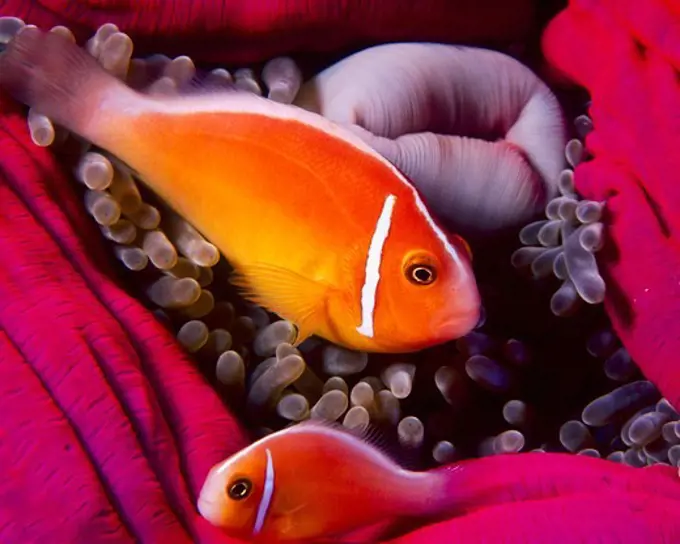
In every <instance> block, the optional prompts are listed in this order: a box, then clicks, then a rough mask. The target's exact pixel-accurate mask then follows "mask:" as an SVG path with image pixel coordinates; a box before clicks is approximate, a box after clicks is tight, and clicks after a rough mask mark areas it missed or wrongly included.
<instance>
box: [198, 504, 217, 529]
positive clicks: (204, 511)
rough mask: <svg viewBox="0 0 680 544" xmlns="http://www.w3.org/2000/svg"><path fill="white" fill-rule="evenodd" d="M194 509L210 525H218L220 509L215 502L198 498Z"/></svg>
mask: <svg viewBox="0 0 680 544" xmlns="http://www.w3.org/2000/svg"><path fill="white" fill-rule="evenodd" d="M196 509H197V510H198V513H199V514H200V515H201V516H202V517H203V518H205V519H206V520H207V521H208V522H210V523H211V524H212V525H216V526H219V525H220V520H221V516H220V514H219V512H220V507H219V504H218V503H217V501H212V500H208V499H206V498H204V497H199V498H198V501H197V502H196Z"/></svg>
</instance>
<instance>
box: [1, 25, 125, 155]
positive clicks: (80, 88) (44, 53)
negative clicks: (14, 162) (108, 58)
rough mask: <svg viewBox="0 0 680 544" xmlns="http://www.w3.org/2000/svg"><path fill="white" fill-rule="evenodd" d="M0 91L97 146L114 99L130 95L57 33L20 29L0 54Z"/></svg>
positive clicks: (87, 55) (92, 58)
mask: <svg viewBox="0 0 680 544" xmlns="http://www.w3.org/2000/svg"><path fill="white" fill-rule="evenodd" d="M0 88H2V89H4V90H5V91H6V92H7V93H8V94H9V95H10V96H12V97H13V98H14V99H15V100H17V101H19V102H22V103H23V104H26V105H27V106H29V107H31V108H32V109H33V110H34V111H36V112H37V113H41V114H43V115H45V116H47V117H48V118H50V119H51V120H52V121H53V122H55V123H56V124H58V125H61V126H63V127H65V128H66V129H68V130H70V131H71V132H75V133H77V134H79V135H80V136H82V137H83V138H85V139H87V140H89V141H91V142H92V143H94V144H99V142H98V141H97V140H98V132H99V133H101V131H103V130H106V127H105V126H102V125H103V123H101V121H102V119H105V118H106V115H107V114H109V113H110V112H111V109H112V108H111V107H109V106H110V105H112V103H113V102H115V101H114V100H110V101H108V102H107V99H108V98H120V97H121V96H126V95H130V94H133V93H134V91H132V90H131V89H130V88H128V87H127V86H126V85H124V84H123V83H122V82H121V81H119V80H118V79H116V78H115V77H114V76H113V75H111V74H109V73H108V72H107V71H106V70H105V69H104V68H103V67H102V66H100V64H99V63H98V62H97V61H96V60H95V58H94V57H92V56H91V55H90V54H89V53H88V52H87V51H85V50H84V49H83V48H81V47H79V46H78V45H76V44H75V43H73V42H71V41H69V40H68V39H67V38H65V37H63V36H62V35H61V34H59V33H58V32H43V31H41V30H40V29H38V28H35V27H26V28H24V29H22V30H21V31H20V32H19V33H18V34H17V35H16V36H15V37H14V38H13V39H12V40H11V41H10V42H9V44H7V47H6V49H5V51H4V52H2V53H0Z"/></svg>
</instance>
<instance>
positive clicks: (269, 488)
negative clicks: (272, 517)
mask: <svg viewBox="0 0 680 544" xmlns="http://www.w3.org/2000/svg"><path fill="white" fill-rule="evenodd" d="M265 453H266V454H267V468H266V469H265V474H264V490H263V491H262V499H261V500H260V505H259V506H258V508H257V517H256V518H255V527H254V528H253V534H255V535H256V534H258V533H259V532H260V531H261V530H262V526H263V525H264V520H265V519H266V517H267V512H268V511H269V505H270V504H271V502H272V495H273V494H274V462H273V461H272V454H271V452H270V451H269V448H267V449H266V450H265Z"/></svg>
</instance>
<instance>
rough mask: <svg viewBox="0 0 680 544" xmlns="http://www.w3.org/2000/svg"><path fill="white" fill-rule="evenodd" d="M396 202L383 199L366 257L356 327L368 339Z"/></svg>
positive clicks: (371, 330)
mask: <svg viewBox="0 0 680 544" xmlns="http://www.w3.org/2000/svg"><path fill="white" fill-rule="evenodd" d="M396 201H397V197H396V196H394V195H388V196H387V198H386V199H385V203H384V204H383V207H382V211H381V212H380V216H379V217H378V221H377V222H376V224H375V231H374V232H373V236H372V237H371V243H370V245H369V246H368V253H367V255H366V267H365V270H364V274H365V276H364V285H363V286H362V288H361V325H359V326H358V327H357V332H359V333H360V334H363V335H364V336H368V337H369V338H373V325H374V317H375V302H376V297H377V294H378V285H379V283H380V265H381V264H382V259H383V248H384V247H385V241H386V240H387V237H388V236H389V234H390V227H391V226H392V212H393V210H394V205H395V203H396Z"/></svg>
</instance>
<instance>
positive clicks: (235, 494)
mask: <svg viewBox="0 0 680 544" xmlns="http://www.w3.org/2000/svg"><path fill="white" fill-rule="evenodd" d="M252 489H253V484H252V483H251V482H250V480H248V479H246V478H240V479H238V480H236V481H235V482H233V483H232V484H231V485H230V486H229V491H228V494H229V498H230V499H233V500H235V501H240V500H243V499H245V498H246V497H247V496H248V495H250V491H251V490H252Z"/></svg>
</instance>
